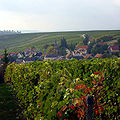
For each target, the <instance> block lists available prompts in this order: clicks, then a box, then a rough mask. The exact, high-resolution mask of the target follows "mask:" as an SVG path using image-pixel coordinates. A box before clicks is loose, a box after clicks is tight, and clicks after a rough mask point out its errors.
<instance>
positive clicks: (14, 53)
mask: <svg viewBox="0 0 120 120" xmlns="http://www.w3.org/2000/svg"><path fill="white" fill-rule="evenodd" d="M10 54H13V55H17V54H18V52H9V53H8V55H10Z"/></svg>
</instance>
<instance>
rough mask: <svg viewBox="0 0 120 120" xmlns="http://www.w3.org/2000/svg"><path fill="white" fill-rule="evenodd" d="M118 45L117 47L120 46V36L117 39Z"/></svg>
mask: <svg viewBox="0 0 120 120" xmlns="http://www.w3.org/2000/svg"><path fill="white" fill-rule="evenodd" d="M118 45H119V47H120V38H119V39H118Z"/></svg>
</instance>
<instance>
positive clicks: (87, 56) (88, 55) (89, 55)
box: [84, 54, 92, 59]
mask: <svg viewBox="0 0 120 120" xmlns="http://www.w3.org/2000/svg"><path fill="white" fill-rule="evenodd" d="M89 57H92V55H91V54H87V55H86V56H85V57H84V58H85V59H87V58H89Z"/></svg>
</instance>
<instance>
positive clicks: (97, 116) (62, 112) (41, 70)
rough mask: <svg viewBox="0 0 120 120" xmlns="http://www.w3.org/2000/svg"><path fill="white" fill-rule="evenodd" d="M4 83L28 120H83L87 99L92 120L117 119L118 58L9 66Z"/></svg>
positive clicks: (119, 98)
mask: <svg viewBox="0 0 120 120" xmlns="http://www.w3.org/2000/svg"><path fill="white" fill-rule="evenodd" d="M5 82H6V83H7V84H10V85H11V87H12V88H13V89H14V92H15V94H16V98H17V99H18V101H19V103H20V106H21V108H24V111H23V113H24V115H25V117H26V119H27V120H83V119H84V120H86V119H87V118H86V114H87V109H88V106H87V96H88V95H92V96H93V118H94V120H119V119H120V60H119V59H118V58H114V59H112V58H111V59H91V60H75V59H73V60H66V61H41V62H38V61H36V62H31V63H29V64H15V63H12V64H10V65H8V67H7V69H6V73H5Z"/></svg>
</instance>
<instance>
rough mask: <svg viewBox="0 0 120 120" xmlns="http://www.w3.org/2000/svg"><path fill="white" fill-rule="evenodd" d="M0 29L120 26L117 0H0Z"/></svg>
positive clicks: (114, 27)
mask: <svg viewBox="0 0 120 120" xmlns="http://www.w3.org/2000/svg"><path fill="white" fill-rule="evenodd" d="M0 30H21V31H23V30H36V31H41V32H52V31H82V30H120V0H0Z"/></svg>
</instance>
